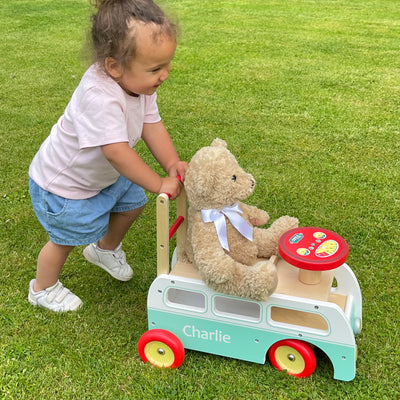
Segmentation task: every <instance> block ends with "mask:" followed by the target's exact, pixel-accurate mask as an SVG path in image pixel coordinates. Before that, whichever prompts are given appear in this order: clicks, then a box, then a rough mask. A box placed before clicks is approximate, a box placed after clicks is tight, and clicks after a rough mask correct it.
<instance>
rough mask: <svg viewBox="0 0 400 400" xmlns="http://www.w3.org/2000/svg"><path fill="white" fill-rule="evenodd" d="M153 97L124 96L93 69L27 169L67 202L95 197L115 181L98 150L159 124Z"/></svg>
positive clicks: (116, 174)
mask: <svg viewBox="0 0 400 400" xmlns="http://www.w3.org/2000/svg"><path fill="white" fill-rule="evenodd" d="M156 99H157V95H156V93H154V94H153V95H151V96H146V95H140V96H138V97H134V96H130V95H128V94H127V93H125V91H124V90H122V88H121V87H120V86H119V85H118V84H117V83H116V82H115V81H114V80H113V79H111V78H110V77H108V76H107V75H106V74H105V73H104V72H102V70H100V69H99V68H98V67H97V66H96V65H92V66H91V67H90V68H89V69H88V70H87V71H86V73H85V74H84V76H83V77H82V80H81V82H80V83H79V85H78V87H77V88H76V90H75V92H74V93H73V95H72V97H71V100H70V102H69V103H68V105H67V107H66V109H65V111H64V114H63V115H62V116H61V117H60V119H59V120H58V122H57V123H56V124H55V125H54V126H53V128H52V129H51V132H50V135H49V136H48V137H47V139H46V140H45V141H44V142H43V144H42V145H41V147H40V149H39V151H38V152H37V153H36V155H35V157H34V158H33V160H32V163H31V165H30V167H29V176H30V177H31V178H32V179H33V180H34V181H35V182H36V183H37V184H38V185H39V186H40V187H41V188H43V189H45V190H47V191H49V192H52V193H54V194H56V195H58V196H61V197H65V198H69V199H86V198H89V197H92V196H95V195H96V194H97V193H99V192H100V191H101V190H102V189H104V188H105V187H107V186H109V185H111V184H113V183H114V182H115V181H116V180H117V179H118V177H119V175H120V174H119V172H117V171H116V170H115V169H114V168H113V167H112V165H111V164H110V163H109V162H108V161H107V159H106V158H105V157H104V155H103V152H102V150H101V148H100V146H102V145H106V144H111V143H120V142H128V143H129V145H130V146H131V147H133V146H134V145H135V144H136V143H137V142H138V141H139V140H140V138H141V135H142V130H143V124H144V123H155V122H159V121H160V120H161V118H160V115H159V112H158V107H157V103H156Z"/></svg>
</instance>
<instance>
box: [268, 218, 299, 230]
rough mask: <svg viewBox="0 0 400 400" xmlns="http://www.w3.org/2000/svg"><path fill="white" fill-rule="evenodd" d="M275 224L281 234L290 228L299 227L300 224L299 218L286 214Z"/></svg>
mask: <svg viewBox="0 0 400 400" xmlns="http://www.w3.org/2000/svg"><path fill="white" fill-rule="evenodd" d="M273 226H274V227H275V228H276V229H277V230H279V232H280V234H281V235H282V234H283V233H285V232H286V231H288V230H290V229H294V228H297V227H298V226H299V220H298V219H297V218H294V217H289V216H288V215H284V216H283V217H280V218H278V219H277V220H276V221H275V222H274V223H273Z"/></svg>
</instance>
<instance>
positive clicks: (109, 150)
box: [101, 142, 181, 199]
mask: <svg viewBox="0 0 400 400" xmlns="http://www.w3.org/2000/svg"><path fill="white" fill-rule="evenodd" d="M101 149H102V151H103V154H104V156H105V157H106V158H107V160H108V161H109V162H110V163H111V165H112V166H113V167H114V168H115V169H116V170H117V171H118V172H119V173H120V174H121V175H123V176H125V177H126V178H127V179H129V180H130V181H132V182H134V183H136V184H137V185H139V186H141V187H142V188H144V189H146V190H148V191H149V192H152V193H169V194H170V195H171V198H172V199H174V198H176V197H177V196H179V193H180V190H181V183H180V182H179V181H178V179H176V178H175V177H167V178H161V177H160V176H159V175H158V174H157V173H156V172H154V171H153V170H152V169H151V168H150V167H149V166H148V165H147V164H146V163H145V162H144V161H143V160H142V159H141V158H140V156H139V155H138V154H137V153H136V151H135V150H133V149H132V148H131V147H130V146H129V144H128V143H127V142H120V143H112V144H108V145H105V146H102V148H101Z"/></svg>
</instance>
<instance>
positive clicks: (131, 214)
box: [83, 206, 144, 281]
mask: <svg viewBox="0 0 400 400" xmlns="http://www.w3.org/2000/svg"><path fill="white" fill-rule="evenodd" d="M143 209H144V206H141V207H139V208H135V209H133V210H129V211H124V212H115V213H111V214H110V219H109V225H108V231H107V233H106V235H105V236H104V237H103V238H101V239H100V240H99V241H98V242H97V244H96V243H92V244H90V245H89V246H87V247H86V248H85V249H84V250H83V255H84V256H85V258H86V259H87V260H88V261H90V262H91V263H93V264H95V265H98V266H99V267H101V268H103V269H104V270H105V271H107V272H108V273H109V274H110V275H111V276H112V277H114V278H115V279H118V280H120V281H129V280H130V279H131V278H132V276H133V270H132V268H131V267H130V265H129V264H127V262H126V256H125V252H124V251H123V250H122V249H121V242H122V239H123V238H124V236H125V235H126V233H127V232H128V230H129V228H130V227H131V225H132V224H133V222H134V221H135V219H136V218H137V217H138V216H139V215H140V214H141V212H142V211H143Z"/></svg>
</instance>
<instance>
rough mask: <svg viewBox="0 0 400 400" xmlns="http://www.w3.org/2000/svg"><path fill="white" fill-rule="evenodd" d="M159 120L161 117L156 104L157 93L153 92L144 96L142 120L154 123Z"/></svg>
mask: <svg viewBox="0 0 400 400" xmlns="http://www.w3.org/2000/svg"><path fill="white" fill-rule="evenodd" d="M159 121H161V117H160V113H159V111H158V106H157V93H154V94H152V95H151V96H145V105H144V120H143V122H144V123H147V124H154V123H156V122H159Z"/></svg>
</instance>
